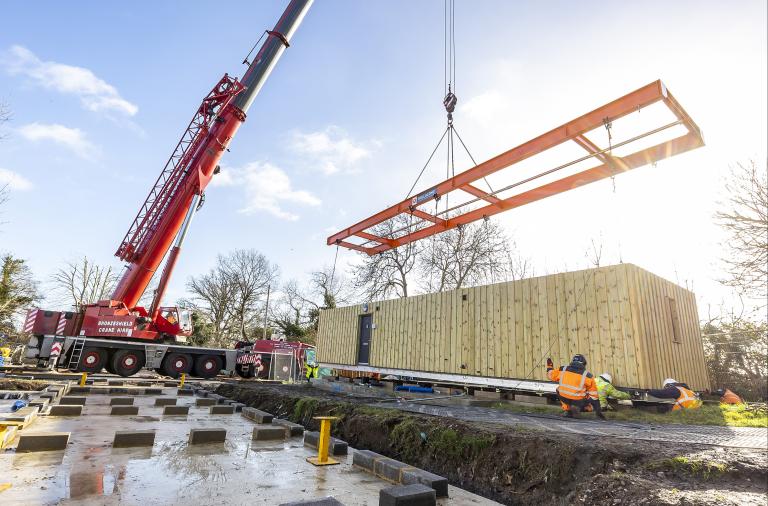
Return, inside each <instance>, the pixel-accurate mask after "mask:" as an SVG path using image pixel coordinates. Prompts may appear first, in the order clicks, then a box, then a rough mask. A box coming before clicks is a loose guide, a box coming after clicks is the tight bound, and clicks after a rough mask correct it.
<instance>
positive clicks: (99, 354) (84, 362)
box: [77, 348, 108, 374]
mask: <svg viewBox="0 0 768 506" xmlns="http://www.w3.org/2000/svg"><path fill="white" fill-rule="evenodd" d="M107 356H108V354H107V350H105V349H104V348H84V349H83V354H82V355H80V363H79V364H78V366H77V371H78V372H85V373H88V374H95V373H97V372H100V371H101V369H102V368H103V367H104V364H105V363H106V362H107Z"/></svg>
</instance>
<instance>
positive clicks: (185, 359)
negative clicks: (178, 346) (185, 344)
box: [161, 353, 192, 378]
mask: <svg viewBox="0 0 768 506" xmlns="http://www.w3.org/2000/svg"><path fill="white" fill-rule="evenodd" d="M161 369H162V370H163V374H165V375H166V376H170V377H171V378H178V377H179V376H181V374H182V373H184V374H189V372H190V371H191V370H192V356H191V355H188V354H186V353H169V354H167V355H166V356H165V358H164V359H163V365H162V367H161Z"/></svg>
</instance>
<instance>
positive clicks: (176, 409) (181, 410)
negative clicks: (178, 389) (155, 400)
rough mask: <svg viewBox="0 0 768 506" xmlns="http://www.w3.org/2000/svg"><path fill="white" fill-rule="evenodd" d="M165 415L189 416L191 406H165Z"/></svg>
mask: <svg viewBox="0 0 768 506" xmlns="http://www.w3.org/2000/svg"><path fill="white" fill-rule="evenodd" d="M163 414H164V415H188V414H189V406H165V407H163Z"/></svg>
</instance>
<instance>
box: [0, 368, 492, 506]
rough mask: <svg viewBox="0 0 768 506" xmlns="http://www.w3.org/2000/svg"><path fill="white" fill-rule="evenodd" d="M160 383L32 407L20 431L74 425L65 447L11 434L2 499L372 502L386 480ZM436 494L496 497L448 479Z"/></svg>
mask: <svg viewBox="0 0 768 506" xmlns="http://www.w3.org/2000/svg"><path fill="white" fill-rule="evenodd" d="M112 378H114V377H112ZM114 379H121V378H114ZM145 379H146V378H145ZM155 379H156V378H155ZM156 380H157V379H156ZM48 383H49V382H46V381H33V382H30V381H28V380H8V379H6V380H0V390H17V389H19V390H26V391H35V390H38V389H39V388H41V387H43V386H46V385H47V384H48ZM127 384H130V383H127ZM153 386H158V385H157V384H155V385H153ZM159 386H160V387H162V388H163V390H162V392H161V394H159V395H136V396H134V397H133V405H134V406H138V407H139V410H140V412H139V415H137V416H114V415H110V414H109V413H110V400H111V399H112V398H114V397H116V396H115V395H108V394H107V395H105V394H103V393H99V394H96V393H88V394H82V393H73V394H71V395H76V396H83V395H84V396H85V397H86V402H85V405H84V407H83V412H82V415H80V416H44V415H42V416H38V417H37V418H36V419H34V421H33V422H32V423H30V424H29V425H28V426H25V427H24V428H23V429H22V430H21V431H20V432H19V434H36V433H38V434H39V433H50V432H70V433H71V436H70V439H69V443H68V445H67V447H66V450H62V451H42V452H32V453H22V452H16V449H15V446H16V445H17V444H18V438H17V439H16V442H15V443H12V444H11V445H9V447H8V448H6V449H5V450H4V451H2V452H0V504H3V505H5V504H9V505H11V504H35V505H37V504H94V505H95V504H99V505H101V504H147V505H148V504H184V505H191V504H215V503H219V504H233V505H236V504H243V505H245V504H248V505H251V504H265V505H277V504H281V503H284V502H290V501H298V500H305V499H310V498H317V497H323V496H331V497H334V498H336V499H337V500H339V501H340V502H341V503H343V504H345V505H374V504H378V500H379V492H380V490H381V489H382V488H386V487H390V486H392V484H391V483H389V482H387V481H384V480H382V479H380V478H378V477H376V476H374V475H372V474H369V473H367V472H365V471H363V470H362V469H360V468H358V467H356V466H353V465H352V450H350V454H349V455H348V456H341V457H337V458H339V459H340V460H341V461H342V462H341V464H340V465H335V466H328V467H315V466H313V465H311V464H309V463H308V462H306V458H307V457H310V456H314V455H316V454H317V451H316V450H315V449H313V448H309V447H305V446H304V444H303V441H302V437H301V436H297V437H292V438H286V439H285V440H278V441H252V440H251V433H252V431H253V428H254V422H253V421H251V420H249V419H247V418H245V417H243V416H241V414H240V413H235V414H227V415H211V414H210V413H209V408H208V407H195V400H196V398H197V397H195V396H178V397H176V392H177V389H176V388H175V387H173V386H171V387H168V386H165V387H164V386H163V383H162V382H160V383H159ZM118 396H122V397H125V395H118ZM157 397H168V398H175V399H176V404H177V405H179V406H190V410H189V414H188V415H185V416H165V415H163V414H162V410H163V407H159V406H155V399H156V398H157ZM4 402H5V401H4ZM192 428H223V429H226V431H227V433H226V441H225V442H224V443H211V444H202V445H191V444H189V442H188V435H189V432H190V429H192ZM148 429H154V430H155V431H156V437H155V441H154V445H153V446H149V447H140V448H113V444H112V443H113V437H114V435H115V432H116V431H131V430H148ZM2 485H5V486H4V487H3V486H2ZM438 504H441V505H484V504H494V502H493V501H490V500H487V499H484V498H482V497H480V496H477V495H475V494H472V493H469V492H466V491H463V490H461V489H459V488H456V487H453V486H451V487H450V488H449V497H448V498H443V499H438Z"/></svg>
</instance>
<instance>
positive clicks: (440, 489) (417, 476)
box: [400, 469, 448, 497]
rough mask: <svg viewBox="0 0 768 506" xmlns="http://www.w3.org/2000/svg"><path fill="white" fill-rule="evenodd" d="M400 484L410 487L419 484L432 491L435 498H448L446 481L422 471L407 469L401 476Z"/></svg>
mask: <svg viewBox="0 0 768 506" xmlns="http://www.w3.org/2000/svg"><path fill="white" fill-rule="evenodd" d="M400 483H402V484H403V485H412V484H414V483H421V484H422V485H426V486H427V487H430V488H432V489H434V491H435V494H436V495H437V497H448V479H447V478H443V477H442V476H438V475H436V474H432V473H430V472H428V471H424V470H423V469H407V470H403V472H402V474H401V479H400Z"/></svg>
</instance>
